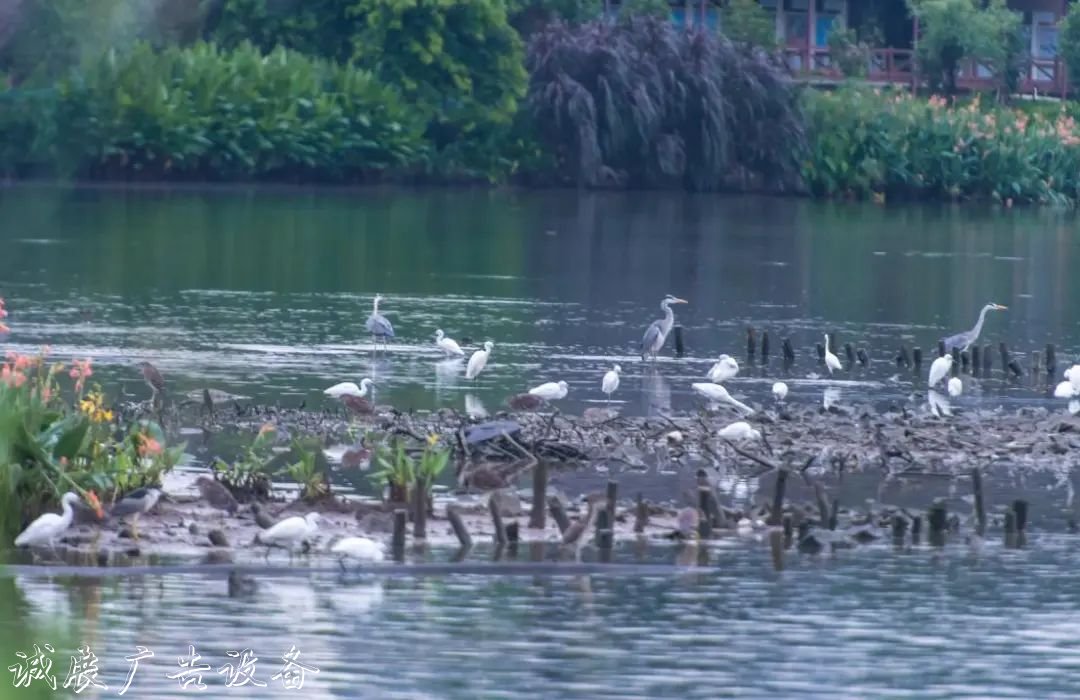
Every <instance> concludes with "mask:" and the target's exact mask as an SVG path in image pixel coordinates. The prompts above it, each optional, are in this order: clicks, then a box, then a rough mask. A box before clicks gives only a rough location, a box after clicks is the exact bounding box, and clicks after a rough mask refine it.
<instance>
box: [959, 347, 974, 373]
mask: <svg viewBox="0 0 1080 700" xmlns="http://www.w3.org/2000/svg"><path fill="white" fill-rule="evenodd" d="M960 371H961V372H963V373H964V374H970V373H971V356H970V355H968V353H967V350H964V351H962V352H961V353H960Z"/></svg>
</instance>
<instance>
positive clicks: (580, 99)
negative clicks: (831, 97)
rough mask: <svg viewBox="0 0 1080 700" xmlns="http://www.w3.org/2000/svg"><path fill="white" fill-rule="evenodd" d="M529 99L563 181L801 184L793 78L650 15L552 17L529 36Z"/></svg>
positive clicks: (713, 38)
mask: <svg viewBox="0 0 1080 700" xmlns="http://www.w3.org/2000/svg"><path fill="white" fill-rule="evenodd" d="M526 65H527V67H528V69H529V72H530V76H531V79H530V84H529V94H528V99H527V107H528V110H529V111H530V116H531V118H532V122H533V124H535V125H536V126H537V127H538V131H539V137H540V139H541V141H542V142H543V143H544V144H545V145H546V147H547V149H548V150H549V151H551V152H552V153H554V154H556V157H557V159H558V168H559V172H560V174H561V176H562V178H563V179H564V180H565V181H568V182H575V183H577V184H579V185H583V186H588V187H598V186H670V187H685V188H688V189H694V190H715V189H720V188H723V187H725V186H736V185H740V186H741V185H745V184H747V181H748V180H759V181H760V182H762V183H765V184H767V185H768V186H769V187H772V188H774V189H784V188H791V187H794V186H796V184H797V182H796V181H797V177H798V164H799V162H800V154H801V153H802V152H803V150H804V147H805V142H804V134H803V121H802V114H801V109H800V104H799V100H798V93H797V90H796V87H795V86H794V84H793V83H792V81H791V80H790V78H789V77H788V76H787V73H786V71H785V70H784V68H783V67H782V66H781V65H779V64H778V63H776V62H775V61H774V59H773V58H771V57H770V56H769V55H768V54H767V53H765V52H762V51H758V50H754V49H751V48H746V47H739V46H736V45H735V44H733V43H731V42H730V41H728V40H727V39H726V38H724V37H722V36H718V35H714V34H712V33H709V32H704V31H698V30H683V29H679V28H676V27H675V26H674V25H673V24H672V23H671V22H670V21H667V20H661V19H658V18H655V17H632V18H628V19H626V20H625V21H621V22H618V23H614V24H613V23H608V22H591V23H588V24H585V25H582V26H580V27H570V26H566V25H562V24H556V25H553V26H551V27H549V28H548V29H546V30H545V31H542V32H539V33H537V34H536V35H534V37H533V38H532V40H531V41H530V43H529V50H528V58H527V61H526Z"/></svg>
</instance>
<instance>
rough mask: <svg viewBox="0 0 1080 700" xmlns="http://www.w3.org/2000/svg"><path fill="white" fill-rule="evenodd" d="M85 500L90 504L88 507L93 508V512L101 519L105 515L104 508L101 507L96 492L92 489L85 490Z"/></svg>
mask: <svg viewBox="0 0 1080 700" xmlns="http://www.w3.org/2000/svg"><path fill="white" fill-rule="evenodd" d="M86 502H87V503H89V504H90V507H91V508H93V509H94V514H95V515H96V516H97V517H98V520H101V519H102V518H104V517H105V510H104V509H103V508H102V507H101V501H100V500H98V497H97V494H96V493H94V492H93V491H87V492H86Z"/></svg>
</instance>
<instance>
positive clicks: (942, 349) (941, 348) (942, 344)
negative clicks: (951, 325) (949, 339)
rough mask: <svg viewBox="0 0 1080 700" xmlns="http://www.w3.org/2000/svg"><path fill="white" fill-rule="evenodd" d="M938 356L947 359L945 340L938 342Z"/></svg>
mask: <svg viewBox="0 0 1080 700" xmlns="http://www.w3.org/2000/svg"><path fill="white" fill-rule="evenodd" d="M937 356H938V357H945V341H944V340H939V341H937Z"/></svg>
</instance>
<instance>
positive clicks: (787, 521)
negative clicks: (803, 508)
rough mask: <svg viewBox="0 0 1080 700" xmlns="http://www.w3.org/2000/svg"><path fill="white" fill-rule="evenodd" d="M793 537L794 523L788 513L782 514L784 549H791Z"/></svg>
mask: <svg viewBox="0 0 1080 700" xmlns="http://www.w3.org/2000/svg"><path fill="white" fill-rule="evenodd" d="M794 539H795V524H794V522H793V521H792V519H791V516H790V515H785V516H784V549H791V545H792V544H794Z"/></svg>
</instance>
